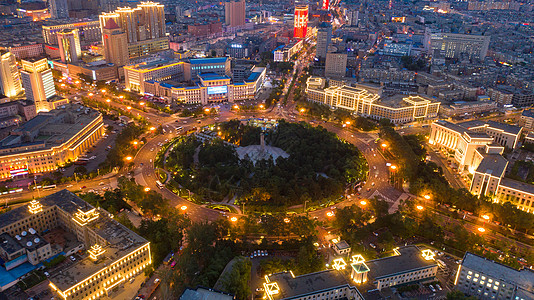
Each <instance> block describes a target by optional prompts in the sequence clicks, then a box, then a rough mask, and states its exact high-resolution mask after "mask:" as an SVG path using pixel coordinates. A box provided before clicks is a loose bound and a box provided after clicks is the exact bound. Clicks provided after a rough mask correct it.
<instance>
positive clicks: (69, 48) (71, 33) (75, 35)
mask: <svg viewBox="0 0 534 300" xmlns="http://www.w3.org/2000/svg"><path fill="white" fill-rule="evenodd" d="M57 42H58V45H59V54H60V56H61V61H62V62H65V63H73V62H77V61H79V60H80V59H81V58H82V48H81V47H80V34H79V31H78V29H63V30H62V31H60V32H58V33H57Z"/></svg>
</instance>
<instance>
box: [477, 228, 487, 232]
mask: <svg viewBox="0 0 534 300" xmlns="http://www.w3.org/2000/svg"><path fill="white" fill-rule="evenodd" d="M478 231H480V232H486V229H485V228H482V227H478Z"/></svg>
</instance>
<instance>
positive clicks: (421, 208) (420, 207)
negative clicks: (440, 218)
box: [416, 205, 424, 210]
mask: <svg viewBox="0 0 534 300" xmlns="http://www.w3.org/2000/svg"><path fill="white" fill-rule="evenodd" d="M416 208H417V209H418V210H423V209H424V207H423V206H422V205H417V206H416Z"/></svg>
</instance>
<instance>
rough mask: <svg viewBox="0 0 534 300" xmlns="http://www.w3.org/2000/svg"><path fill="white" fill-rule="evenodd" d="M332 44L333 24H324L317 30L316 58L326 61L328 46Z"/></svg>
mask: <svg viewBox="0 0 534 300" xmlns="http://www.w3.org/2000/svg"><path fill="white" fill-rule="evenodd" d="M331 43H332V24H330V23H327V22H322V23H321V24H320V25H319V27H318V28H317V45H316V46H315V51H316V53H315V57H317V58H319V59H326V53H328V46H329V45H330V44H331Z"/></svg>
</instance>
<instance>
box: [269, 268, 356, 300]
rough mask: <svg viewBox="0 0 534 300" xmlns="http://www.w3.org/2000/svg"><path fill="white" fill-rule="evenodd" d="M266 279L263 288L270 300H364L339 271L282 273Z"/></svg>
mask: <svg viewBox="0 0 534 300" xmlns="http://www.w3.org/2000/svg"><path fill="white" fill-rule="evenodd" d="M265 279H266V280H265V283H264V284H263V287H264V290H265V295H266V296H267V299H269V300H283V299H291V300H305V299H355V300H363V299H364V298H363V296H362V294H360V292H359V291H358V289H357V288H356V287H355V286H353V285H352V284H351V283H350V281H348V280H347V279H346V278H345V276H343V274H342V272H341V271H338V270H326V271H320V272H316V273H310V274H304V275H300V276H295V275H293V272H282V273H275V274H272V275H268V276H265Z"/></svg>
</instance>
